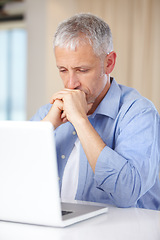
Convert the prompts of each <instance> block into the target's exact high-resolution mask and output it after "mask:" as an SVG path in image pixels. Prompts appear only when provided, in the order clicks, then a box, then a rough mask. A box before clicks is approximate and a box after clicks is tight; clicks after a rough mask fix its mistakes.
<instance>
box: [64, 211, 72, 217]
mask: <svg viewBox="0 0 160 240" xmlns="http://www.w3.org/2000/svg"><path fill="white" fill-rule="evenodd" d="M70 213H72V212H71V211H62V216H64V215H67V214H70Z"/></svg>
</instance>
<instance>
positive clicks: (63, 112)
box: [44, 88, 92, 128]
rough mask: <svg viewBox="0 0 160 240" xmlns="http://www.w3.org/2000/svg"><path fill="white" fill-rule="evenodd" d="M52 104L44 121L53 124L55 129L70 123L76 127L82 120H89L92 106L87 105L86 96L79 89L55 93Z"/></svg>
mask: <svg viewBox="0 0 160 240" xmlns="http://www.w3.org/2000/svg"><path fill="white" fill-rule="evenodd" d="M50 103H51V104H53V105H52V107H51V109H50V111H49V113H48V114H47V116H46V117H45V119H44V120H46V121H50V122H52V124H53V126H54V128H57V127H58V126H60V125H61V124H63V123H65V122H67V121H69V122H71V123H72V124H73V126H76V124H78V121H79V120H80V119H81V118H84V119H85V118H87V113H88V111H89V110H90V109H91V107H92V104H88V103H87V99H86V94H85V93H84V92H83V91H81V90H78V89H74V90H72V89H67V88H65V89H63V90H62V91H59V92H57V93H55V94H54V95H53V96H52V98H51V100H50Z"/></svg>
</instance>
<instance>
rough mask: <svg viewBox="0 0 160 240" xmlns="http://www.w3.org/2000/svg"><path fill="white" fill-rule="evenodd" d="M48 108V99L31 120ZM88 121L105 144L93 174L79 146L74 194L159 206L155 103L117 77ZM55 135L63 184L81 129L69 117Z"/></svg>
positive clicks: (159, 123)
mask: <svg viewBox="0 0 160 240" xmlns="http://www.w3.org/2000/svg"><path fill="white" fill-rule="evenodd" d="M50 108H51V105H50V104H47V105H45V106H42V107H41V108H40V109H39V111H38V112H37V113H36V114H35V115H34V117H33V118H32V119H31V120H34V121H37V120H38V121H39V120H41V119H43V118H44V117H45V116H46V114H47V113H48V111H49V109H50ZM89 121H90V123H91V124H92V126H93V127H94V128H95V130H96V131H97V132H98V133H99V135H100V136H101V138H102V140H103V141H104V142H105V144H106V147H105V148H104V149H103V150H102V152H101V153H100V155H99V157H98V160H97V163H96V168H95V174H94V173H93V171H92V169H91V167H90V165H89V163H88V161H87V158H86V155H85V153H84V151H83V148H82V147H81V149H80V169H79V181H78V189H77V194H76V199H77V200H84V201H93V202H99V203H108V204H113V205H116V206H118V207H141V208H149V209H158V210H160V180H159V165H160V117H159V114H158V112H157V110H156V109H155V107H154V105H153V104H152V103H151V102H150V101H149V100H147V99H146V98H144V97H142V96H141V95H140V94H139V93H138V92H137V91H136V90H134V89H132V88H129V87H126V86H122V85H118V84H117V83H116V81H115V80H114V79H113V81H112V84H111V87H110V89H109V91H108V92H107V94H106V96H105V97H104V99H103V100H102V101H101V103H100V104H99V106H98V107H97V109H96V110H95V112H94V113H93V114H92V115H91V116H89ZM55 138H56V148H57V159H58V171H59V177H60V188H61V184H62V177H63V172H64V168H65V165H66V163H67V160H68V158H69V155H70V153H71V151H72V149H73V146H74V143H75V141H76V139H77V135H76V134H75V129H74V127H73V125H72V124H71V123H70V122H67V123H65V124H62V125H61V126H59V127H58V128H57V129H56V130H55ZM73 171H74V169H73Z"/></svg>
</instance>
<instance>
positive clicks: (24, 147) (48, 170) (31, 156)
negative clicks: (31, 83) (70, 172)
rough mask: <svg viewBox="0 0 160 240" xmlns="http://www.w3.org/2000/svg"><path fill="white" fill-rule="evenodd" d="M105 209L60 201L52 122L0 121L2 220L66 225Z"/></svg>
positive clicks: (53, 225)
mask: <svg viewBox="0 0 160 240" xmlns="http://www.w3.org/2000/svg"><path fill="white" fill-rule="evenodd" d="M107 210H108V208H107V207H106V206H101V205H100V206H97V205H96V206H95V205H94V204H86V202H81V203H80V204H79V203H61V199H60V193H59V177H58V170H57V155H56V148H55V139H54V130H53V126H52V124H51V123H49V122H31V121H0V220H1V221H9V222H16V223H25V224H36V225H43V226H51V227H65V226H68V225H71V224H73V223H76V222H79V221H82V220H85V219H88V218H91V217H94V216H96V215H99V214H102V213H106V212H107Z"/></svg>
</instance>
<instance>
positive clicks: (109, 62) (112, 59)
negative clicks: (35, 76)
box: [105, 51, 117, 74]
mask: <svg viewBox="0 0 160 240" xmlns="http://www.w3.org/2000/svg"><path fill="white" fill-rule="evenodd" d="M116 57H117V55H116V53H115V52H114V51H112V52H110V53H109V54H107V56H106V58H105V73H106V74H110V73H111V72H112V71H113V69H114V66H115V63H116Z"/></svg>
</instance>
